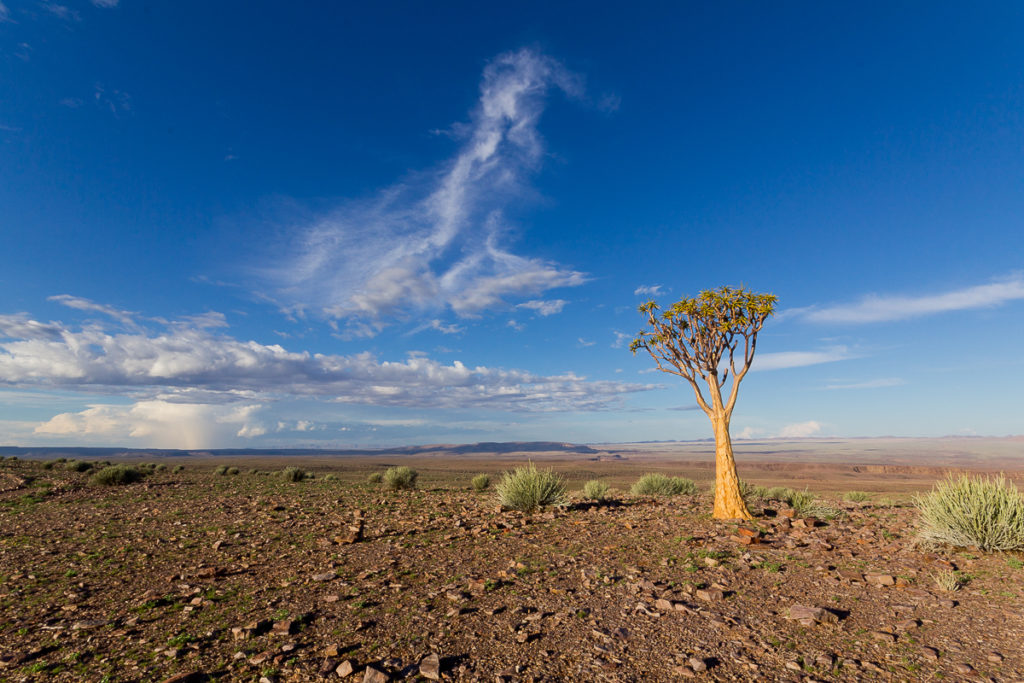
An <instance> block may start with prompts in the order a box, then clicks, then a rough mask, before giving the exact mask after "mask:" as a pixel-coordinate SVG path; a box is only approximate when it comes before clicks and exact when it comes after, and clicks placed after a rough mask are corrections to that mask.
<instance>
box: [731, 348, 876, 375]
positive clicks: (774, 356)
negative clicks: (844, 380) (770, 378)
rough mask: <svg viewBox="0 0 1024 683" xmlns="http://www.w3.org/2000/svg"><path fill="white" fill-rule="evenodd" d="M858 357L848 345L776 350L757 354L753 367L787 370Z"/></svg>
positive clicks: (756, 368) (755, 368)
mask: <svg viewBox="0 0 1024 683" xmlns="http://www.w3.org/2000/svg"><path fill="white" fill-rule="evenodd" d="M856 357H857V355H856V354H855V353H854V352H853V351H851V350H850V349H849V347H847V346H833V347H831V348H827V349H820V350H817V351H776V352H773V353H759V354H757V355H756V356H755V357H754V364H753V365H752V366H751V368H752V369H753V370H785V369H787V368H801V367H805V366H807V365H820V364H822V363H835V362H836V361H841V360H848V359H850V358H856Z"/></svg>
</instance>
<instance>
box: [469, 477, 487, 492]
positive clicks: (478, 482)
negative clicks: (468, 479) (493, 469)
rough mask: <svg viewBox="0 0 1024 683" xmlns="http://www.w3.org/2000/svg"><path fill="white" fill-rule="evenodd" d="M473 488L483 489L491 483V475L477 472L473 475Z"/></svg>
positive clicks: (475, 489) (476, 489)
mask: <svg viewBox="0 0 1024 683" xmlns="http://www.w3.org/2000/svg"><path fill="white" fill-rule="evenodd" d="M472 484H473V490H474V491H485V490H487V488H488V487H489V486H490V485H491V477H490V475H488V474H478V475H476V476H475V477H473V481H472Z"/></svg>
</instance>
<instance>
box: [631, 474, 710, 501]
mask: <svg viewBox="0 0 1024 683" xmlns="http://www.w3.org/2000/svg"><path fill="white" fill-rule="evenodd" d="M630 493H632V494H633V495H635V496H682V495H693V494H694V493H697V484H696V483H695V482H694V481H693V480H692V479H686V478H685V477H668V476H666V475H664V474H660V473H657V472H652V473H649V474H645V475H643V476H642V477H640V478H639V479H638V480H637V481H636V483H635V484H633V488H631V489H630Z"/></svg>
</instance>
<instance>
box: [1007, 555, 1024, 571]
mask: <svg viewBox="0 0 1024 683" xmlns="http://www.w3.org/2000/svg"><path fill="white" fill-rule="evenodd" d="M1006 564H1007V566H1009V567H1010V569H1024V561H1022V560H1021V559H1020V558H1019V557H1008V558H1006Z"/></svg>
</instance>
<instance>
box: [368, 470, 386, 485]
mask: <svg viewBox="0 0 1024 683" xmlns="http://www.w3.org/2000/svg"><path fill="white" fill-rule="evenodd" d="M382 481H384V473H383V472H370V474H368V475H367V476H366V483H367V484H379V483H381V482H382Z"/></svg>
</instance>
